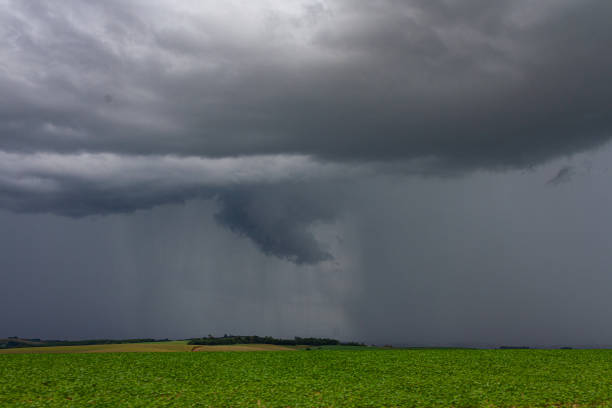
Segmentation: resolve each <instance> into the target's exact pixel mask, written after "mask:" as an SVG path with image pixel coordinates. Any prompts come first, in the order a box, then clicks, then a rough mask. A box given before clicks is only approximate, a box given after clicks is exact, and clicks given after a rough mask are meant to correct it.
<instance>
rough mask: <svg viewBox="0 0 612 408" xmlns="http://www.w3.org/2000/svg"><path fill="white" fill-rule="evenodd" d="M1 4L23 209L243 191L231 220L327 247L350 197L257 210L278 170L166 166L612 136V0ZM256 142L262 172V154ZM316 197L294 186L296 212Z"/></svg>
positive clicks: (488, 160) (541, 147)
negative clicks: (331, 203) (270, 213)
mask: <svg viewBox="0 0 612 408" xmlns="http://www.w3.org/2000/svg"><path fill="white" fill-rule="evenodd" d="M0 7H1V8H0V38H1V40H0V42H1V45H2V46H1V47H0V60H1V61H2V62H1V63H0V95H2V97H0V134H1V135H2V137H1V138H0V149H1V151H2V154H3V159H2V160H3V162H4V163H3V164H4V165H3V166H2V174H0V179H2V183H3V184H2V192H1V195H0V205H2V206H3V207H4V208H7V209H11V210H15V211H43V212H54V213H61V214H66V215H88V214H105V213H112V212H115V211H116V212H123V211H131V210H135V209H139V208H151V207H154V206H155V205H162V204H165V203H170V202H182V201H185V200H188V199H191V198H194V197H197V196H206V197H211V196H218V197H220V201H219V202H220V203H221V204H223V205H226V206H227V207H226V208H225V209H223V210H221V212H220V213H219V215H218V217H217V219H218V220H219V222H221V223H222V224H223V225H226V226H228V227H230V228H231V229H232V230H234V231H236V232H239V233H241V234H244V235H246V236H248V237H250V238H252V239H254V240H255V241H256V242H258V244H259V246H260V247H261V248H262V249H263V250H264V251H266V252H267V253H272V254H275V253H276V251H277V250H278V251H279V252H278V255H279V256H281V257H289V258H293V259H306V258H309V259H315V260H316V259H327V257H328V254H326V253H325V252H324V251H322V250H320V249H316V250H314V249H312V248H313V246H312V238H311V237H310V236H309V234H308V232H307V231H306V230H305V229H304V228H307V226H308V224H309V223H311V222H313V221H315V220H321V219H328V220H329V219H331V218H333V217H331V216H330V214H327V213H326V214H325V216H324V217H320V216H319V215H318V214H312V215H310V216H306V217H302V218H301V219H297V220H295V221H294V222H293V221H292V222H290V225H291V227H290V226H289V224H284V222H280V221H279V220H276V221H271V222H274V223H275V225H276V227H271V226H268V225H265V221H263V220H264V219H267V217H261V218H259V217H257V218H258V219H257V220H255V219H253V218H252V217H251V216H250V214H251V211H252V208H251V207H252V203H251V202H250V201H248V199H247V197H251V196H252V195H253V194H254V193H253V191H254V189H253V188H251V187H249V185H250V184H257V183H259V182H260V181H261V180H249V179H248V177H246V179H245V180H240V181H239V183H238V184H240V185H242V186H245V191H244V192H237V191H235V190H236V188H235V186H234V188H233V192H232V193H223V191H225V190H224V189H225V187H227V186H224V185H223V184H224V183H227V184H232V183H233V181H232V180H230V178H231V177H229V176H227V177H225V178H223V177H222V178H221V179H218V180H216V181H215V182H214V184H215V186H214V187H215V188H211V186H210V185H209V184H210V183H209V179H210V178H211V175H210V174H213V176H212V177H213V178H214V177H216V174H219V173H223V172H224V171H226V169H225V168H224V167H223V165H222V164H221V163H222V161H219V162H217V163H218V164H219V166H218V167H215V166H214V165H213V164H212V163H213V162H208V163H211V164H210V166H208V167H206V168H199V169H194V168H190V169H189V171H183V170H181V169H178V170H177V169H175V168H173V167H172V166H171V167H170V168H167V169H163V168H162V167H163V166H164V164H165V163H168V162H169V161H170V162H174V163H177V162H179V161H181V160H183V161H184V162H186V163H188V162H189V163H192V162H193V161H194V160H197V159H198V158H201V159H202V160H204V159H207V160H208V159H211V158H216V159H224V158H239V157H242V158H248V157H254V158H255V159H252V160H255V161H256V162H257V163H258V164H257V165H261V163H264V162H265V163H267V164H265V165H266V166H270V167H274V166H275V165H276V164H275V160H277V159H276V158H278V157H286V158H287V159H286V160H289V159H291V160H296V161H297V163H298V164H297V165H298V166H299V165H300V163H301V161H305V160H307V161H310V162H311V163H319V164H320V165H321V166H329V165H330V163H332V165H334V163H336V164H335V165H337V164H338V163H350V164H349V165H350V166H354V165H355V163H357V164H360V165H369V166H372V167H373V168H374V169H375V170H373V172H376V171H379V170H380V169H381V168H383V167H384V168H385V170H384V171H389V169H390V168H392V169H393V170H392V171H395V172H400V173H406V172H408V173H413V172H414V171H415V169H418V172H425V173H432V174H434V173H440V172H443V173H445V174H453V173H457V174H458V173H461V172H465V171H466V170H468V171H469V170H474V169H478V168H490V169H506V168H514V167H529V166H533V165H537V164H539V163H542V162H545V161H547V160H551V159H553V158H555V157H558V156H560V155H570V154H574V153H576V152H580V151H583V150H585V149H590V148H593V147H596V146H599V145H601V144H603V143H604V142H606V141H607V140H608V139H609V138H610V136H611V129H612V109H611V108H612V97H611V95H612V82H610V81H609V80H608V76H609V72H610V71H612V56H611V54H610V52H609V50H610V49H611V48H612V32H611V30H609V29H608V25H609V18H608V17H609V16H610V15H611V14H612V5H611V4H610V3H609V2H607V1H604V0H587V1H584V2H580V3H577V2H571V1H554V2H553V1H545V2H537V3H536V2H533V1H526V0H521V1H509V0H502V1H497V2H494V3H491V2H486V1H482V0H468V1H462V2H455V1H444V2H427V1H417V0H415V1H408V2H405V1H394V0H384V1H377V2H370V1H344V0H335V1H319V0H294V1H282V2H281V1H272V0H269V1H263V2H240V1H236V2H225V3H224V4H223V5H219V4H218V3H217V2H207V1H204V2H198V3H189V2H187V3H182V4H180V5H176V4H174V3H173V2H169V1H156V2H146V4H145V3H143V2H140V1H136V0H134V1H128V2H118V1H109V2H105V3H104V4H84V3H82V2H77V1H67V2H62V3H61V4H58V3H56V2H50V1H42V0H41V1H32V0H28V1H12V0H3V1H2V2H1V3H0ZM15 154H19V155H23V156H21V157H20V158H19V160H20V161H21V160H23V161H24V162H26V163H27V162H32V161H33V160H39V159H40V158H41V157H43V156H44V155H47V156H46V157H52V156H53V155H56V156H53V157H56V158H57V157H64V159H65V161H70V160H73V158H75V157H79V159H75V160H76V161H77V162H81V163H82V162H84V161H87V160H89V159H91V160H92V162H93V164H92V166H91V168H90V172H89V173H92V172H96V171H98V170H100V171H101V172H102V174H107V173H108V168H109V167H113V166H115V165H117V167H116V169H115V170H116V172H120V173H121V176H122V177H120V178H118V179H117V180H122V179H124V178H125V179H127V180H132V181H133V180H139V181H137V182H128V183H127V184H121V183H120V182H112V183H106V182H102V183H96V182H94V183H93V184H92V183H90V182H89V180H86V179H84V178H83V177H68V179H70V181H69V182H68V181H67V180H68V179H63V181H61V182H58V181H57V180H56V179H55V177H56V174H55V173H56V172H55V170H53V169H52V167H47V168H46V169H41V171H39V172H37V174H36V175H35V176H27V177H24V176H23V175H19V174H16V173H15V172H14V171H12V170H11V167H12V166H13V165H14V160H13V159H12V158H14V157H15V156H11V155H15ZM41 155H43V156H41ZM57 155H64V156H57ZM87 155H89V156H87ZM109 155H110V156H109ZM109 157H121V158H122V159H121V160H122V161H123V162H127V161H134V162H135V163H136V164H135V165H131V166H123V165H120V164H118V163H113V162H112V160H109ZM147 157H148V158H147ZM99 158H105V159H103V160H106V161H105V166H106V167H107V169H106V170H103V169H101V168H100V167H99V166H98V159H99ZM145 160H148V161H150V162H151V163H152V162H156V161H159V163H157V164H155V165H154V167H155V168H156V169H157V170H158V172H155V169H149V168H145V167H143V166H140V167H139V164H138V163H142V162H143V161H145ZM241 160H246V162H245V165H244V167H243V168H244V169H246V170H245V171H246V172H249V171H250V169H251V168H250V166H251V165H253V163H251V162H248V160H250V159H241ZM415 163H416V164H415ZM257 165H255V166H257ZM145 170H146V171H148V170H152V173H150V174H161V176H160V177H161V181H160V186H154V184H155V183H153V182H152V181H153V177H154V176H149V180H147V181H145V180H143V179H142V171H145ZM255 171H257V170H255ZM315 171H316V170H315ZM45 172H48V174H47V173H45ZM167 172H169V173H171V175H170V176H168V175H163V174H164V173H167ZM298 173H299V172H298ZM293 176H295V177H297V178H300V177H302V174H297V175H295V174H294V175H293ZM100 177H103V176H97V177H96V180H98V181H99V179H100ZM111 177H114V176H111ZM240 177H242V176H240ZM290 177H292V176H291V175H288V174H284V175H283V177H282V178H283V179H284V180H282V181H283V182H286V179H287V178H290ZM195 178H199V179H200V180H201V181H196V180H195ZM261 178H266V176H265V175H263V176H262V177H260V179H261ZM275 181H276V178H275V176H272V177H270V178H269V179H267V180H265V183H266V184H271V183H274V182H275ZM58 183H59V184H61V186H60V187H58V185H57V184H58ZM58 189H59V190H58ZM247 190H248V192H247ZM280 190H282V186H281V187H279V191H280ZM219 194H225V195H219ZM279 195H280V196H283V194H282V193H279ZM243 199H244V200H247V202H243V203H241V202H240V200H243ZM296 199H299V198H295V199H294V198H291V199H289V198H286V200H288V202H287V203H286V204H285V205H284V207H286V208H285V209H284V210H281V212H280V213H285V214H287V215H286V217H285V220H286V222H289V218H290V217H291V215H290V214H289V213H288V212H287V211H288V210H287V208H288V207H289V206H291V204H290V202H291V201H295V200H296ZM311 202H312V200H311ZM239 207H240V209H239ZM247 208H251V209H250V210H249V209H247ZM315 212H316V211H315ZM299 217H300V216H298V218H299ZM241 223H244V224H241ZM268 227H270V228H271V230H270V231H274V233H272V234H271V235H277V234H282V233H285V232H286V233H287V234H288V235H287V237H285V238H278V239H279V240H280V241H282V242H286V243H288V244H286V245H287V246H286V247H284V248H282V249H281V246H282V245H285V244H282V245H281V244H280V241H279V243H276V244H275V243H273V242H272V241H274V240H273V239H272V238H271V235H270V232H266V231H267V230H268ZM285 227H286V228H285ZM302 227H303V228H302ZM271 239H272V240H271ZM290 242H292V243H291V244H289V243H290ZM300 242H301V243H302V244H303V245H305V246H306V248H305V249H304V251H303V252H304V254H305V253H311V255H310V256H306V255H304V254H300V253H299V252H300V251H298V250H297V247H299V246H300V245H299V244H298V243H300ZM309 248H310V249H309ZM313 251H314V253H313ZM292 252H293V254H291V253H292Z"/></svg>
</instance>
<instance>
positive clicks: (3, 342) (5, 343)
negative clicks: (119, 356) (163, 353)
mask: <svg viewBox="0 0 612 408" xmlns="http://www.w3.org/2000/svg"><path fill="white" fill-rule="evenodd" d="M157 341H164V342H165V341H168V339H162V340H156V339H124V340H110V339H95V340H75V341H69V340H41V339H21V338H19V337H9V338H7V339H0V349H3V348H15V347H52V346H87V345H95V344H130V343H154V342H157Z"/></svg>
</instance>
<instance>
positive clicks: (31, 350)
mask: <svg viewBox="0 0 612 408" xmlns="http://www.w3.org/2000/svg"><path fill="white" fill-rule="evenodd" d="M294 349H295V348H289V347H282V346H275V345H271V344H237V345H230V346H193V345H189V344H187V341H163V342H152V343H131V344H130V343H126V344H91V345H83V346H52V347H20V348H13V349H6V350H0V354H64V353H71V354H80V353H169V352H180V351H289V350H294Z"/></svg>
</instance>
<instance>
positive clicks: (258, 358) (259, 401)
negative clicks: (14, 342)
mask: <svg viewBox="0 0 612 408" xmlns="http://www.w3.org/2000/svg"><path fill="white" fill-rule="evenodd" d="M0 406H1V407H13V406H24V407H30V406H51V407H54V406H57V407H60V406H102V407H150V406H177V407H179V406H194V407H196V406H197V407H200V406H202V407H208V406H210V407H229V406H232V407H353V406H354V407H413V406H423V407H425V406H428V407H429V406H438V407H449V406H452V407H527V406H535V407H561V406H563V407H572V408H573V407H586V406H612V351H608V350H550V351H547V350H451V349H446V350H441V349H431V350H427V349H423V350H381V349H379V350H309V351H307V350H299V351H291V352H252V353H238V352H223V353H91V354H3V355H0Z"/></svg>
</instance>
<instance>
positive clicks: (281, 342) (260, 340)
mask: <svg viewBox="0 0 612 408" xmlns="http://www.w3.org/2000/svg"><path fill="white" fill-rule="evenodd" d="M189 344H199V345H207V346H221V345H229V344H275V345H277V346H336V345H339V344H340V342H339V341H338V340H334V339H325V338H323V339H320V338H315V337H307V338H302V337H294V338H293V339H292V340H289V339H275V338H274V337H269V336H266V337H259V336H228V335H225V336H223V337H212V336H208V337H202V338H199V339H191V340H190V341H189ZM346 344H350V345H356V344H355V343H346Z"/></svg>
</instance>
